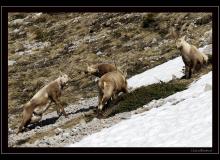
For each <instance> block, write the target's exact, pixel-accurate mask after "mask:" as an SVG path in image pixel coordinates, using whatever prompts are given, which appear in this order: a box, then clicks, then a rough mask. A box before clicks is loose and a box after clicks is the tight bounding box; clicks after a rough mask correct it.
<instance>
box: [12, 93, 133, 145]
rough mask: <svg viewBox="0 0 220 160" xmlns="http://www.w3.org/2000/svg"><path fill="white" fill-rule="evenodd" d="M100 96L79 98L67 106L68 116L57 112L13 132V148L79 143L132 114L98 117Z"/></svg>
mask: <svg viewBox="0 0 220 160" xmlns="http://www.w3.org/2000/svg"><path fill="white" fill-rule="evenodd" d="M96 103H97V97H95V98H90V99H87V100H83V101H79V102H77V103H75V104H73V105H69V106H68V107H66V108H65V110H66V112H67V114H68V117H67V118H65V117H64V116H60V117H58V116H57V113H56V111H54V112H51V113H48V114H46V115H44V116H43V119H42V121H41V122H40V123H38V124H36V125H33V124H30V125H29V126H28V128H27V129H26V131H25V132H23V133H19V134H18V135H16V133H15V132H16V130H13V131H10V132H9V136H8V138H9V140H8V145H9V147H58V146H64V145H65V144H68V143H73V142H77V141H79V140H80V139H82V138H83V137H84V136H85V135H89V134H92V133H95V132H98V131H100V130H101V129H103V128H107V127H110V126H112V125H114V124H116V123H118V122H119V121H121V120H122V119H127V118H129V117H130V116H131V114H132V113H131V112H124V113H120V114H116V115H115V116H113V117H109V118H106V119H105V118H99V119H98V118H96V107H94V104H96Z"/></svg>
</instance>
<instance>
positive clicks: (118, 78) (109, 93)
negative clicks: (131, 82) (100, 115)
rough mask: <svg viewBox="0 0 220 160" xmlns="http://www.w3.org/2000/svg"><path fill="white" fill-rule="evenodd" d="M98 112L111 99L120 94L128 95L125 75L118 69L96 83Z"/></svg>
mask: <svg viewBox="0 0 220 160" xmlns="http://www.w3.org/2000/svg"><path fill="white" fill-rule="evenodd" d="M98 89H99V96H98V110H99V111H101V110H102V109H103V107H104V105H105V103H106V102H107V105H109V103H110V100H111V98H113V99H115V98H116V97H117V95H118V93H120V92H124V93H128V88H127V80H126V75H124V74H123V73H122V71H120V70H119V69H117V70H116V71H112V72H108V73H106V74H105V75H103V76H102V77H101V78H100V79H99V82H98Z"/></svg>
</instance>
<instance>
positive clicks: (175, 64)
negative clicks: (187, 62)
mask: <svg viewBox="0 0 220 160" xmlns="http://www.w3.org/2000/svg"><path fill="white" fill-rule="evenodd" d="M183 66H184V63H183V60H182V58H181V57H177V58H175V59H173V60H170V61H168V62H166V63H163V64H161V65H158V66H156V67H154V68H152V69H150V70H147V71H145V72H143V73H141V74H138V75H135V76H133V77H131V78H130V79H128V87H129V88H132V89H136V88H138V87H141V86H143V85H144V86H147V85H150V84H153V83H158V82H160V80H161V81H163V82H168V81H170V80H172V78H173V76H175V77H176V78H180V77H182V76H183V75H184V74H183V73H182V69H183Z"/></svg>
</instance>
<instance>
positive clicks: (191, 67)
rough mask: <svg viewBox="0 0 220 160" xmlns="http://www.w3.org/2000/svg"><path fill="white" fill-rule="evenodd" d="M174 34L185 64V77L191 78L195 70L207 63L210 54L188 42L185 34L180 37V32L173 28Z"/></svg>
mask: <svg viewBox="0 0 220 160" xmlns="http://www.w3.org/2000/svg"><path fill="white" fill-rule="evenodd" d="M172 32H173V33H172V35H173V37H174V38H175V40H176V46H177V49H179V50H180V53H181V56H182V59H183V62H184V64H185V77H186V78H191V76H192V74H193V73H194V72H195V71H198V70H199V69H201V67H202V66H204V65H205V64H207V62H208V56H207V55H205V54H204V53H202V52H200V51H199V50H198V49H197V48H196V46H194V45H191V44H189V43H187V42H186V40H185V36H183V37H181V38H178V37H179V36H178V34H177V33H176V32H175V31H174V29H173V30H172Z"/></svg>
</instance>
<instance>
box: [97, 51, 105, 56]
mask: <svg viewBox="0 0 220 160" xmlns="http://www.w3.org/2000/svg"><path fill="white" fill-rule="evenodd" d="M103 54H104V53H102V52H101V51H98V52H97V53H96V55H97V56H100V55H103Z"/></svg>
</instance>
